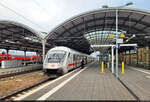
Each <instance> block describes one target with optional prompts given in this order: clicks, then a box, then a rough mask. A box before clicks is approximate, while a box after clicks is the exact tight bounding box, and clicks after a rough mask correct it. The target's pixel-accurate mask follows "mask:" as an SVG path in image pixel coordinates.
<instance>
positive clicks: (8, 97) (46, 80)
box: [0, 75, 58, 100]
mask: <svg viewBox="0 0 150 102" xmlns="http://www.w3.org/2000/svg"><path fill="white" fill-rule="evenodd" d="M56 78H58V76H56V75H51V76H49V77H48V78H46V79H43V80H40V81H39V82H36V83H33V84H32V85H28V86H26V87H24V88H21V89H18V90H15V91H13V92H10V93H8V94H5V95H3V96H1V97H0V100H12V99H11V98H12V97H15V96H17V95H18V94H20V93H22V92H26V91H28V90H32V88H35V87H38V86H40V85H42V84H44V83H46V82H49V81H51V80H53V79H56Z"/></svg>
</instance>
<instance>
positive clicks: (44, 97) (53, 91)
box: [37, 67, 87, 100]
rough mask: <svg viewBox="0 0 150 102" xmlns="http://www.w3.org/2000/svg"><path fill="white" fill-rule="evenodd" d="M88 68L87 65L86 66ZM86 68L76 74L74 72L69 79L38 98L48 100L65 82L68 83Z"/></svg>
mask: <svg viewBox="0 0 150 102" xmlns="http://www.w3.org/2000/svg"><path fill="white" fill-rule="evenodd" d="M86 68H87V67H86ZM86 68H84V69H82V70H80V71H79V72H77V73H76V74H74V75H73V76H71V77H70V78H69V79H67V80H65V81H63V82H62V83H61V84H59V85H58V86H56V87H55V88H53V89H52V90H51V91H49V92H48V93H46V94H44V95H43V96H41V97H40V98H38V99H37V100H46V99H47V98H48V97H50V96H51V95H52V94H54V93H55V92H56V91H57V90H59V89H60V88H62V87H63V86H64V85H65V84H67V83H68V82H69V81H70V80H72V79H73V78H74V77H76V76H77V75H78V74H80V73H81V72H82V71H84V70H85V69H86Z"/></svg>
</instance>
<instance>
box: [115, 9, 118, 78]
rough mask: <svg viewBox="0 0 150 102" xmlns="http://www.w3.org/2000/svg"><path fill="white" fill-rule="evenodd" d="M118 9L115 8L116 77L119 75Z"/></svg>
mask: <svg viewBox="0 0 150 102" xmlns="http://www.w3.org/2000/svg"><path fill="white" fill-rule="evenodd" d="M117 40H118V9H116V77H117V78H118V77H119V75H118V74H119V73H118V42H117Z"/></svg>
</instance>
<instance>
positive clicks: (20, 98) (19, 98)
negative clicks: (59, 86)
mask: <svg viewBox="0 0 150 102" xmlns="http://www.w3.org/2000/svg"><path fill="white" fill-rule="evenodd" d="M76 70H79V69H75V70H74V71H72V72H70V73H67V74H65V75H63V76H61V77H59V78H57V79H55V80H53V81H51V82H49V83H47V84H44V85H43V86H41V87H39V88H37V89H35V90H33V91H31V92H30V93H27V94H25V95H23V96H21V97H18V98H16V99H15V100H22V99H23V98H25V97H27V96H29V95H31V94H33V93H35V92H37V91H39V90H41V89H43V88H44V87H46V86H48V85H51V84H52V83H54V82H56V81H58V80H60V79H62V78H64V77H66V76H68V75H70V74H72V73H73V72H75V71H76Z"/></svg>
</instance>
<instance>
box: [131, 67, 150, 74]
mask: <svg viewBox="0 0 150 102" xmlns="http://www.w3.org/2000/svg"><path fill="white" fill-rule="evenodd" d="M132 69H133V70H137V71H140V72H143V73H146V74H150V73H149V72H147V71H143V70H140V69H136V68H132Z"/></svg>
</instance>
